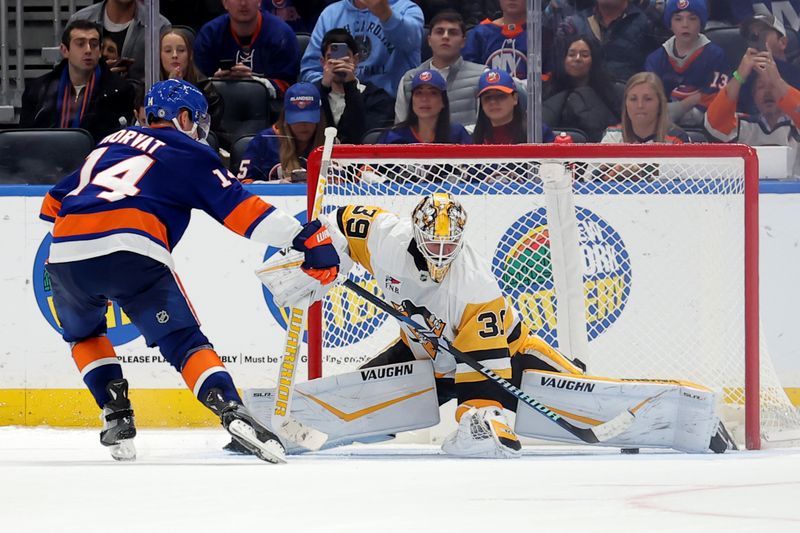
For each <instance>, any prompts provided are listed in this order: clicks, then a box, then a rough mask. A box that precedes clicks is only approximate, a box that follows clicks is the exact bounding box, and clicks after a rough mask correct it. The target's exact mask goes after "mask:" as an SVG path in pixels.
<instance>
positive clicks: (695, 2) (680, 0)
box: [664, 0, 708, 29]
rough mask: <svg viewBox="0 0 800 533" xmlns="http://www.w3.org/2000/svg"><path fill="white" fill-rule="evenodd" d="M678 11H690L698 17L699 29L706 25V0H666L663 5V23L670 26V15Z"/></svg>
mask: <svg viewBox="0 0 800 533" xmlns="http://www.w3.org/2000/svg"><path fill="white" fill-rule="evenodd" d="M678 11H690V12H692V13H694V14H695V15H697V18H699V19H700V29H703V28H705V27H706V22H707V21H708V7H707V6H706V0H667V3H666V5H665V6H664V25H665V26H666V27H667V28H669V27H670V26H672V15H674V14H675V13H677V12H678Z"/></svg>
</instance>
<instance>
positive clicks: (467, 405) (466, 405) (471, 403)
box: [456, 399, 503, 422]
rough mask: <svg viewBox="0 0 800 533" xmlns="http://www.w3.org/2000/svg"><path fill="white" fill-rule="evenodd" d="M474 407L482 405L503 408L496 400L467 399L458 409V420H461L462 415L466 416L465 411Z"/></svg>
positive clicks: (478, 407) (477, 407)
mask: <svg viewBox="0 0 800 533" xmlns="http://www.w3.org/2000/svg"><path fill="white" fill-rule="evenodd" d="M472 407H474V408H475V409H480V408H481V407H499V408H500V409H502V408H503V406H502V405H500V402H496V401H494V400H481V399H473V400H467V401H466V402H464V403H462V404H460V405H459V406H458V408H457V409H456V422H460V421H461V417H462V416H464V413H466V412H467V411H469V410H470V409H471V408H472Z"/></svg>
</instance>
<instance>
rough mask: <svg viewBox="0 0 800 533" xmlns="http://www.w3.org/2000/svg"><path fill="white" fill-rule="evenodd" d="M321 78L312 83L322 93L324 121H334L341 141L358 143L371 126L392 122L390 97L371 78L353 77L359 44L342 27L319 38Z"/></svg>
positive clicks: (372, 127) (330, 122)
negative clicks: (320, 41) (321, 51)
mask: <svg viewBox="0 0 800 533" xmlns="http://www.w3.org/2000/svg"><path fill="white" fill-rule="evenodd" d="M322 50H323V51H324V56H323V57H321V58H320V62H321V63H322V78H321V79H320V80H319V81H317V82H315V83H314V85H315V86H316V87H317V89H318V90H319V92H320V95H321V96H322V113H324V115H325V122H326V123H327V124H329V125H330V124H333V125H335V126H336V129H337V131H338V135H337V138H338V139H339V142H341V143H344V144H359V143H360V142H361V138H362V137H363V136H364V134H365V133H367V132H368V131H369V130H371V129H376V128H382V127H384V126H389V125H391V124H392V117H393V113H392V97H391V96H389V94H388V93H387V92H386V91H384V90H383V89H381V88H380V87H378V86H377V85H375V84H374V83H372V82H370V81H363V82H362V81H361V80H359V79H358V78H356V70H357V68H358V45H357V44H356V41H355V39H353V36H352V35H350V34H349V33H348V32H347V30H345V29H343V28H334V29H332V30H330V31H329V32H328V33H326V34H325V37H323V39H322Z"/></svg>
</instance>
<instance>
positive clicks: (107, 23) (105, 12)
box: [69, 0, 170, 80]
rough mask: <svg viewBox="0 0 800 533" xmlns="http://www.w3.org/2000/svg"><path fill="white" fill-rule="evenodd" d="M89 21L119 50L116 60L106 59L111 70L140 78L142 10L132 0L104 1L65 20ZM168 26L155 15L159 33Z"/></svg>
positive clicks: (142, 58) (142, 59) (142, 29)
mask: <svg viewBox="0 0 800 533" xmlns="http://www.w3.org/2000/svg"><path fill="white" fill-rule="evenodd" d="M74 20H90V21H92V22H96V23H98V24H99V25H100V26H101V28H102V29H103V35H104V36H106V37H111V39H113V40H114V42H115V43H116V45H117V50H119V56H120V57H119V59H117V60H116V61H114V62H109V63H108V66H109V67H111V70H112V71H113V72H116V73H117V74H119V75H121V76H123V77H125V76H127V77H129V78H133V79H136V80H144V46H145V35H144V29H145V28H144V11H143V10H142V9H139V5H138V2H137V1H136V0H104V1H103V2H97V3H96V4H92V5H90V6H88V7H85V8H83V9H81V10H79V11H77V12H75V14H74V15H72V16H71V17H70V18H69V21H70V22H72V21H74ZM169 25H170V23H169V20H167V19H166V18H165V17H163V16H161V15H159V26H160V28H159V32H162V31H164V30H165V29H166V28H168V27H169Z"/></svg>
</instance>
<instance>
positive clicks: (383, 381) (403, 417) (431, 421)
mask: <svg viewBox="0 0 800 533" xmlns="http://www.w3.org/2000/svg"><path fill="white" fill-rule="evenodd" d="M274 397H275V389H246V390H245V391H244V403H245V405H246V406H247V408H248V409H249V410H250V412H251V413H252V414H253V416H255V417H256V419H258V420H259V421H260V422H262V423H264V424H265V425H269V422H270V419H271V415H272V406H273V403H274ZM290 414H291V416H292V417H293V418H295V419H297V420H298V421H300V422H302V423H303V424H305V425H308V426H311V427H313V428H314V429H318V430H320V431H322V432H324V433H327V434H328V441H327V442H326V444H325V446H324V447H323V448H332V447H335V446H343V445H345V444H350V443H352V442H354V441H361V440H365V439H374V438H375V437H384V436H386V435H388V434H394V433H399V432H401V431H411V430H414V429H420V428H426V427H430V426H435V425H436V424H438V423H439V404H438V402H437V397H436V386H435V382H434V376H433V366H432V364H431V362H430V361H427V360H425V361H422V360H420V361H408V362H404V363H398V364H392V365H385V366H378V367H371V368H363V369H360V370H357V371H355V372H348V373H345V374H339V375H335V376H329V377H324V378H320V379H314V380H311V381H306V382H303V383H298V384H297V386H296V387H295V393H294V395H293V396H292V410H291V413H290ZM287 444H288V445H289V449H288V452H289V453H299V452H303V451H306V449H305V448H302V447H299V446H294V447H293V446H292V445H291V443H287Z"/></svg>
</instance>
